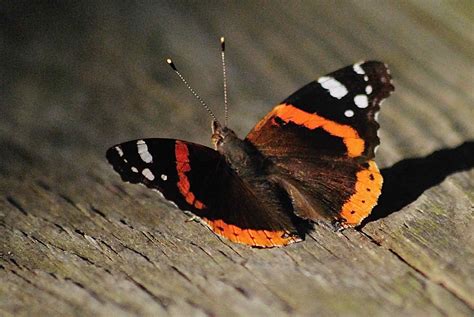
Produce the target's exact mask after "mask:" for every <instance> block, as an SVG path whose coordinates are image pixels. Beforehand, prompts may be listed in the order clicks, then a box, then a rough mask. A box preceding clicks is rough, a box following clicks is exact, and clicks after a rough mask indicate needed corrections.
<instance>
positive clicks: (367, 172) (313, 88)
mask: <svg viewBox="0 0 474 317" xmlns="http://www.w3.org/2000/svg"><path fill="white" fill-rule="evenodd" d="M221 43H222V64H223V72H224V95H225V105H226V107H225V109H226V110H225V113H226V120H225V124H224V125H221V124H220V123H219V121H218V120H217V119H216V117H215V116H214V114H213V113H212V111H211V110H210V109H209V108H208V107H207V105H206V104H205V103H204V102H203V101H202V99H201V98H200V97H199V96H198V95H197V94H196V93H195V92H194V90H192V88H191V87H189V85H188V84H187V82H186V80H185V79H184V78H183V77H182V76H181V74H180V73H179V72H178V70H177V69H176V67H175V65H174V64H173V62H172V61H171V60H168V63H169V64H170V66H171V67H172V68H173V69H174V71H175V72H176V73H177V74H178V76H179V77H180V78H181V79H182V81H183V82H184V83H185V84H186V86H187V87H188V88H189V89H190V90H191V92H192V93H193V94H194V95H195V96H196V98H198V100H199V101H200V102H201V104H203V106H204V107H205V108H206V110H207V111H208V112H209V113H210V114H211V116H212V117H213V124H212V143H213V145H214V149H211V148H209V147H206V146H203V145H199V144H194V143H191V142H187V141H182V140H174V139H143V140H137V141H129V142H125V143H122V144H119V145H116V146H114V147H111V148H110V149H109V150H108V151H107V159H108V160H109V162H110V163H111V164H112V165H113V167H114V169H115V170H116V171H117V172H118V173H119V174H120V176H121V177H122V179H123V180H124V181H127V182H131V183H142V184H144V185H146V186H147V187H150V188H152V189H155V190H158V191H159V192H161V193H162V194H163V195H164V197H165V198H166V199H168V200H171V201H173V202H174V203H175V204H176V205H177V206H178V207H179V208H181V209H184V210H189V211H191V212H192V213H194V214H195V215H197V216H198V217H199V218H200V219H201V220H202V222H203V223H205V224H206V225H207V226H209V228H210V229H211V230H212V231H214V232H215V233H216V234H218V235H219V236H223V237H226V238H228V239H229V240H231V241H233V242H237V243H242V244H247V245H251V246H255V247H274V246H283V245H287V244H290V243H293V242H297V241H301V240H302V238H303V237H304V233H302V232H301V229H300V224H301V223H302V222H309V221H311V222H321V223H333V224H335V225H336V228H338V229H342V228H347V227H354V226H357V225H358V224H360V222H361V221H362V220H363V219H364V218H365V217H367V216H368V215H369V214H370V212H371V211H372V208H373V207H374V206H375V205H376V204H377V199H378V197H379V195H380V192H381V188H382V176H381V174H380V172H379V170H378V168H377V165H376V164H375V161H374V160H373V159H374V155H375V151H376V149H377V146H378V144H379V143H380V142H379V138H378V136H377V130H378V128H379V124H378V123H377V114H378V111H379V109H380V107H379V106H380V104H381V102H382V101H383V99H385V98H387V97H388V96H389V95H390V93H391V92H392V91H393V90H394V87H393V86H392V83H391V76H390V72H389V70H388V68H387V66H386V65H385V64H383V63H381V62H377V61H369V62H360V63H357V64H354V65H351V66H347V67H345V68H342V69H340V70H337V71H335V72H333V73H330V74H328V75H326V76H323V77H321V78H319V79H318V80H316V81H313V82H311V83H309V84H307V85H306V86H304V87H303V88H301V89H300V90H298V91H297V92H295V93H294V94H292V95H291V96H290V97H288V98H286V99H285V100H284V101H282V102H281V103H280V104H279V105H277V106H276V107H275V108H274V109H273V110H272V111H271V112H270V113H269V114H267V115H266V116H265V117H264V118H263V119H262V120H261V121H260V122H259V123H257V125H256V126H255V127H254V128H253V129H252V131H250V133H249V134H248V135H247V137H246V138H245V139H243V140H242V139H240V138H238V137H237V135H236V134H235V132H234V131H232V130H231V129H230V128H228V127H227V93H226V89H225V87H226V79H225V59H224V50H225V48H224V41H223V39H221Z"/></svg>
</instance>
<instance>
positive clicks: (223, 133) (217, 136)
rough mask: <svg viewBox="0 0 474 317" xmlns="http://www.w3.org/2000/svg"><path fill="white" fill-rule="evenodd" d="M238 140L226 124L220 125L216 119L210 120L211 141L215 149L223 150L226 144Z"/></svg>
mask: <svg viewBox="0 0 474 317" xmlns="http://www.w3.org/2000/svg"><path fill="white" fill-rule="evenodd" d="M236 140H239V138H238V137H237V135H236V134H235V132H234V131H232V130H231V129H229V128H228V127H226V126H222V125H221V124H220V123H219V122H218V121H212V137H211V141H212V144H213V145H214V148H215V149H216V151H219V152H221V153H223V152H225V148H226V146H227V145H229V144H232V143H234V142H235V141H236Z"/></svg>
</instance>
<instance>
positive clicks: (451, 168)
mask: <svg viewBox="0 0 474 317" xmlns="http://www.w3.org/2000/svg"><path fill="white" fill-rule="evenodd" d="M473 154H474V141H466V142H464V143H463V144H461V145H460V146H458V147H456V148H454V149H442V150H438V151H435V152H433V153H431V154H430V155H428V156H426V157H423V158H411V159H405V160H402V161H400V162H398V163H396V164H394V165H393V166H391V167H388V168H384V169H382V175H383V178H384V185H383V189H382V195H381V196H380V198H379V203H378V205H377V206H376V207H375V208H374V210H373V211H372V214H371V215H370V216H369V217H367V218H366V219H365V220H364V221H363V222H362V224H361V225H360V226H359V227H360V228H362V227H364V226H365V225H366V224H367V223H369V222H372V221H375V220H378V219H381V218H384V217H386V216H388V215H390V214H392V213H394V212H396V211H398V210H400V209H402V208H403V207H405V206H407V205H408V204H410V203H412V202H413V201H415V200H416V199H417V198H418V197H420V195H421V194H423V192H424V191H425V190H427V189H429V188H431V187H433V186H436V185H437V184H439V183H441V182H442V181H443V180H444V179H445V178H446V177H447V176H449V175H451V174H453V173H456V172H460V171H464V170H468V169H470V168H472V167H474V155H473Z"/></svg>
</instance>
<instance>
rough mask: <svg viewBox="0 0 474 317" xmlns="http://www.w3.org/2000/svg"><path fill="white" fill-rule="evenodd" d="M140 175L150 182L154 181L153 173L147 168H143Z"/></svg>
mask: <svg viewBox="0 0 474 317" xmlns="http://www.w3.org/2000/svg"><path fill="white" fill-rule="evenodd" d="M142 175H143V176H145V177H146V178H147V179H148V180H150V181H152V180H154V179H155V175H153V173H152V172H151V171H150V170H149V169H148V168H145V169H144V170H143V171H142Z"/></svg>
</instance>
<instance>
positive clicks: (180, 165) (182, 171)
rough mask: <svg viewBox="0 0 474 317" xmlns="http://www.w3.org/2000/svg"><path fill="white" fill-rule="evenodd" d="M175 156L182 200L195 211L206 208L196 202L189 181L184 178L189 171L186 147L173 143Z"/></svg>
mask: <svg viewBox="0 0 474 317" xmlns="http://www.w3.org/2000/svg"><path fill="white" fill-rule="evenodd" d="M174 151H175V156H176V171H177V173H178V183H177V184H176V185H177V186H178V190H179V192H180V193H181V195H183V197H184V199H185V200H186V202H187V203H188V204H190V205H191V206H194V207H195V208H197V209H203V208H206V205H204V204H203V203H202V202H201V201H199V200H197V199H196V197H195V196H194V194H193V193H192V192H191V190H190V189H191V185H190V183H189V179H188V177H187V176H186V172H189V171H190V170H191V165H189V150H188V146H187V145H186V144H185V143H183V142H181V141H176V143H175V150H174Z"/></svg>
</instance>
